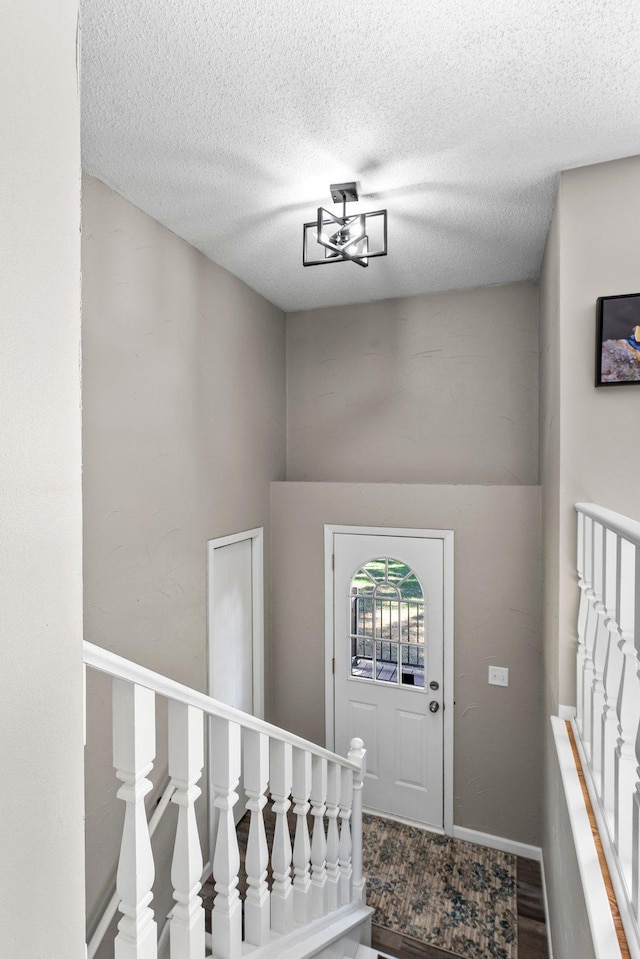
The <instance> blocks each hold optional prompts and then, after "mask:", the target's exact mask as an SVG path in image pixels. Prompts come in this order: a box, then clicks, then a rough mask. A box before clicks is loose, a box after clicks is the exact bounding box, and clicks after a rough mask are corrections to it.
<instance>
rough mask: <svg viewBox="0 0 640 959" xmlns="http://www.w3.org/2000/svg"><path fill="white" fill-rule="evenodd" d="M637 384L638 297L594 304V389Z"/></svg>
mask: <svg viewBox="0 0 640 959" xmlns="http://www.w3.org/2000/svg"><path fill="white" fill-rule="evenodd" d="M633 383H640V293H624V294H622V295H620V296H600V297H598V300H597V304H596V386H629V385H632V384H633Z"/></svg>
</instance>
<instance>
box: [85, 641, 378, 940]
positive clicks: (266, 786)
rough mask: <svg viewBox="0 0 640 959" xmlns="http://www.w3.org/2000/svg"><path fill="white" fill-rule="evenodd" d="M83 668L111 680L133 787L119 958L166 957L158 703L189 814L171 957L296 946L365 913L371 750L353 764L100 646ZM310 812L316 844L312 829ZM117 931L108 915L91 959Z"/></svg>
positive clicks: (179, 832)
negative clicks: (206, 892)
mask: <svg viewBox="0 0 640 959" xmlns="http://www.w3.org/2000/svg"><path fill="white" fill-rule="evenodd" d="M84 661H85V664H86V665H87V666H88V667H89V668H92V669H95V670H98V671H100V672H103V673H107V674H109V675H110V676H111V677H112V678H113V762H114V766H115V769H116V776H117V777H118V779H120V780H121V781H122V786H121V787H120V789H119V791H118V797H119V798H120V799H122V800H123V801H124V802H125V803H126V807H125V818H124V828H123V835H122V842H121V849H120V858H119V863H118V874H117V893H116V897H114V899H115V901H116V902H117V903H118V909H119V910H120V912H121V914H122V918H121V919H120V922H119V925H118V933H117V936H116V939H115V944H114V956H115V959H156V957H157V941H158V924H157V922H156V917H155V916H154V913H153V909H152V906H151V902H152V886H153V882H154V875H155V867H154V861H153V853H152V849H151V841H150V838H151V829H150V826H151V823H147V819H146V815H145V805H144V797H145V796H146V794H147V793H148V792H149V790H150V789H151V782H150V780H149V779H148V775H149V773H150V772H151V770H152V768H153V760H154V758H155V749H156V736H155V697H156V696H161V697H164V698H165V699H167V700H168V704H169V709H168V723H169V776H170V786H169V788H168V789H167V791H166V793H165V797H166V800H167V802H168V801H169V798H170V799H171V801H172V802H173V803H175V804H176V805H177V806H178V822H177V827H176V836H175V846H174V854H173V860H172V865H171V882H172V886H173V898H174V900H175V905H174V907H173V909H172V910H171V913H170V914H169V917H168V919H169V943H170V955H171V959H204V957H205V955H211V956H212V957H213V959H240V957H241V956H245V955H247V954H250V953H251V952H252V951H256V950H260V949H261V948H262V947H268V946H269V943H271V942H272V941H274V940H275V939H282V941H283V942H285V941H286V937H287V936H288V935H292V936H294V935H295V936H298V937H299V935H300V931H301V930H302V929H303V928H305V927H307V926H311V925H312V924H313V923H314V921H315V922H316V923H318V922H320V923H324V924H325V925H326V922H327V916H328V915H329V914H331V913H335V914H336V918H338V917H339V918H340V919H341V920H342V919H344V917H345V915H346V914H350V911H353V912H354V914H355V912H357V911H358V910H360V908H361V907H362V906H364V903H365V895H364V891H365V882H364V879H363V876H362V784H363V778H364V769H365V750H364V747H363V743H362V741H361V740H358V739H355V740H353V742H352V744H351V747H352V748H351V751H350V753H349V756H348V758H344V757H341V756H338V755H336V754H335V753H332V752H329V751H328V750H326V749H323V748H322V747H320V746H316V745H314V744H313V743H310V742H308V741H307V740H305V739H302V738H300V737H298V736H294V735H293V734H291V733H288V732H286V731H285V730H282V729H279V728H278V727H276V726H272V725H270V724H269V723H265V722H263V721H262V720H260V719H256V718H255V717H254V716H250V715H248V714H246V713H242V712H240V711H239V710H236V709H233V708H232V707H230V706H227V705H225V704H224V703H220V702H217V701H216V700H213V699H211V698H210V697H208V696H205V695H204V694H203V693H199V692H197V691H196V690H192V689H189V687H187V686H183V685H181V684H179V683H176V682H174V681H173V680H171V679H168V678H167V677H165V676H161V675H160V674H159V673H154V672H152V671H151V670H148V669H145V668H144V667H141V666H138V665H136V664H135V663H132V662H130V661H129V660H126V659H123V658H122V657H120V656H116V655H115V654H113V653H110V652H109V651H108V650H104V649H101V648H100V647H98V646H94V645H92V644H91V643H85V644H84ZM205 722H206V723H208V728H209V733H210V737H211V743H212V749H211V755H212V768H211V771H210V778H211V782H212V787H213V803H214V805H215V809H216V814H217V816H216V820H215V822H216V828H215V848H214V850H213V851H212V864H213V878H214V880H215V891H216V897H215V900H214V905H213V911H212V932H211V942H212V945H211V952H210V953H207V952H206V951H205V932H204V910H203V908H202V901H201V898H200V896H199V892H200V881H201V874H202V851H201V846H200V838H199V835H198V825H197V820H196V815H195V802H196V799H197V797H198V796H199V795H200V787H199V786H198V782H199V780H200V778H201V775H202V770H203V766H204V748H203V744H204V727H205ZM241 757H244V769H243V770H241ZM241 773H242V774H243V780H244V788H245V791H246V794H247V797H248V798H247V803H246V809H247V811H248V812H249V814H250V817H251V818H250V826H249V838H248V845H247V850H246V858H245V868H246V873H247V886H248V889H247V895H246V899H245V901H244V902H243V901H241V899H240V895H239V892H238V880H239V870H240V854H239V849H238V840H237V835H236V830H235V824H234V806H235V805H236V803H237V802H238V793H237V791H236V790H237V787H238V784H239V780H240V776H241ZM269 795H270V796H271V800H272V809H273V812H274V813H275V820H276V822H275V834H274V839H273V843H272V849H271V865H272V872H273V879H272V883H271V888H269V885H268V883H267V866H268V862H269V849H268V845H267V839H266V830H265V823H264V808H265V806H266V804H267V802H268V797H269ZM292 801H293V804H294V812H295V813H296V819H297V824H296V830H295V843H294V845H293V848H292V841H291V834H290V831H289V822H288V818H287V811H288V810H289V808H290V806H291V804H292ZM163 806H164V807H166V803H165V802H164V797H163ZM310 810H311V812H312V816H313V821H314V826H313V838H312V839H311V837H310V835H309V825H308V819H307V813H308V812H309V811H310ZM325 817H326V819H327V823H328V826H327V827H325ZM338 818H340V821H341V828H340V832H339V833H338V824H337V823H338ZM156 821H157V817H156ZM152 822H153V820H152ZM292 873H293V875H292ZM112 916H113V913H111V917H112ZM243 919H244V922H243ZM108 922H109V919H108V918H106V917H105V920H103V921H102V922H101V924H100V929H97V930H96V933H95V934H94V936H93V937H92V940H91V943H90V944H89V948H88V954H89V955H95V951H96V949H97V946H98V945H99V942H100V940H101V938H102V936H103V935H104V931H105V929H106V927H107V925H108ZM243 928H244V934H243ZM282 937H284V938H282Z"/></svg>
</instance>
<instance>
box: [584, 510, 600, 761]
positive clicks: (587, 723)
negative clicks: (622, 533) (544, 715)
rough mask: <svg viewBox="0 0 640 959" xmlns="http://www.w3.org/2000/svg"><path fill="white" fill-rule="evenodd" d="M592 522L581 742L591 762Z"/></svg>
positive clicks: (588, 525)
mask: <svg viewBox="0 0 640 959" xmlns="http://www.w3.org/2000/svg"><path fill="white" fill-rule="evenodd" d="M593 525H594V524H593V520H592V519H591V518H590V517H589V516H586V517H585V526H584V541H585V561H584V566H585V571H584V576H585V583H586V591H585V595H586V599H587V617H586V621H585V627H584V663H583V670H582V730H581V732H582V742H583V745H584V748H585V752H586V753H587V756H588V758H589V761H591V733H592V720H591V717H592V711H591V704H592V698H591V696H592V688H593V680H594V676H595V670H594V665H593V647H594V644H595V639H596V626H597V619H598V618H597V615H596V613H595V610H594V598H595V597H594V592H593Z"/></svg>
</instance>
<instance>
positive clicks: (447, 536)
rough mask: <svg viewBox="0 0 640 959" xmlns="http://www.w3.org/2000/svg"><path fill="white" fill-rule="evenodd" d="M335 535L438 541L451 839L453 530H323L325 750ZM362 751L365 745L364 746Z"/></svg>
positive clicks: (330, 723)
mask: <svg viewBox="0 0 640 959" xmlns="http://www.w3.org/2000/svg"><path fill="white" fill-rule="evenodd" d="M335 533H354V534H358V533H362V534H364V535H370V536H411V537H418V538H422V539H439V540H442V549H443V567H444V568H443V574H444V581H443V613H444V622H443V634H444V635H443V645H444V649H443V655H444V662H443V690H442V708H443V710H444V714H443V717H442V718H443V737H444V742H443V763H444V770H443V773H444V777H443V783H444V785H443V792H444V795H443V813H444V818H443V821H444V832H445V835H447V836H452V835H453V705H454V699H453V682H454V670H453V530H452V529H403V528H398V527H390V526H333V525H326V524H325V527H324V648H325V667H324V669H325V672H324V677H325V679H324V702H325V737H326V746H327V749H334V747H335V703H334V685H333V678H334V677H333V669H334V656H335V652H334V596H333V537H334V534H335ZM364 745H365V748H366V745H367V744H366V743H365V744H364Z"/></svg>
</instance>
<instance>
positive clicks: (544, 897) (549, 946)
mask: <svg viewBox="0 0 640 959" xmlns="http://www.w3.org/2000/svg"><path fill="white" fill-rule="evenodd" d="M540 874H541V875H542V904H543V906H544V919H545V923H546V929H547V952H548V954H549V956H548V959H553V940H552V938H551V923H550V922H549V897H548V895H547V874H546V872H545V869H544V856H543V854H542V850H540Z"/></svg>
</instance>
